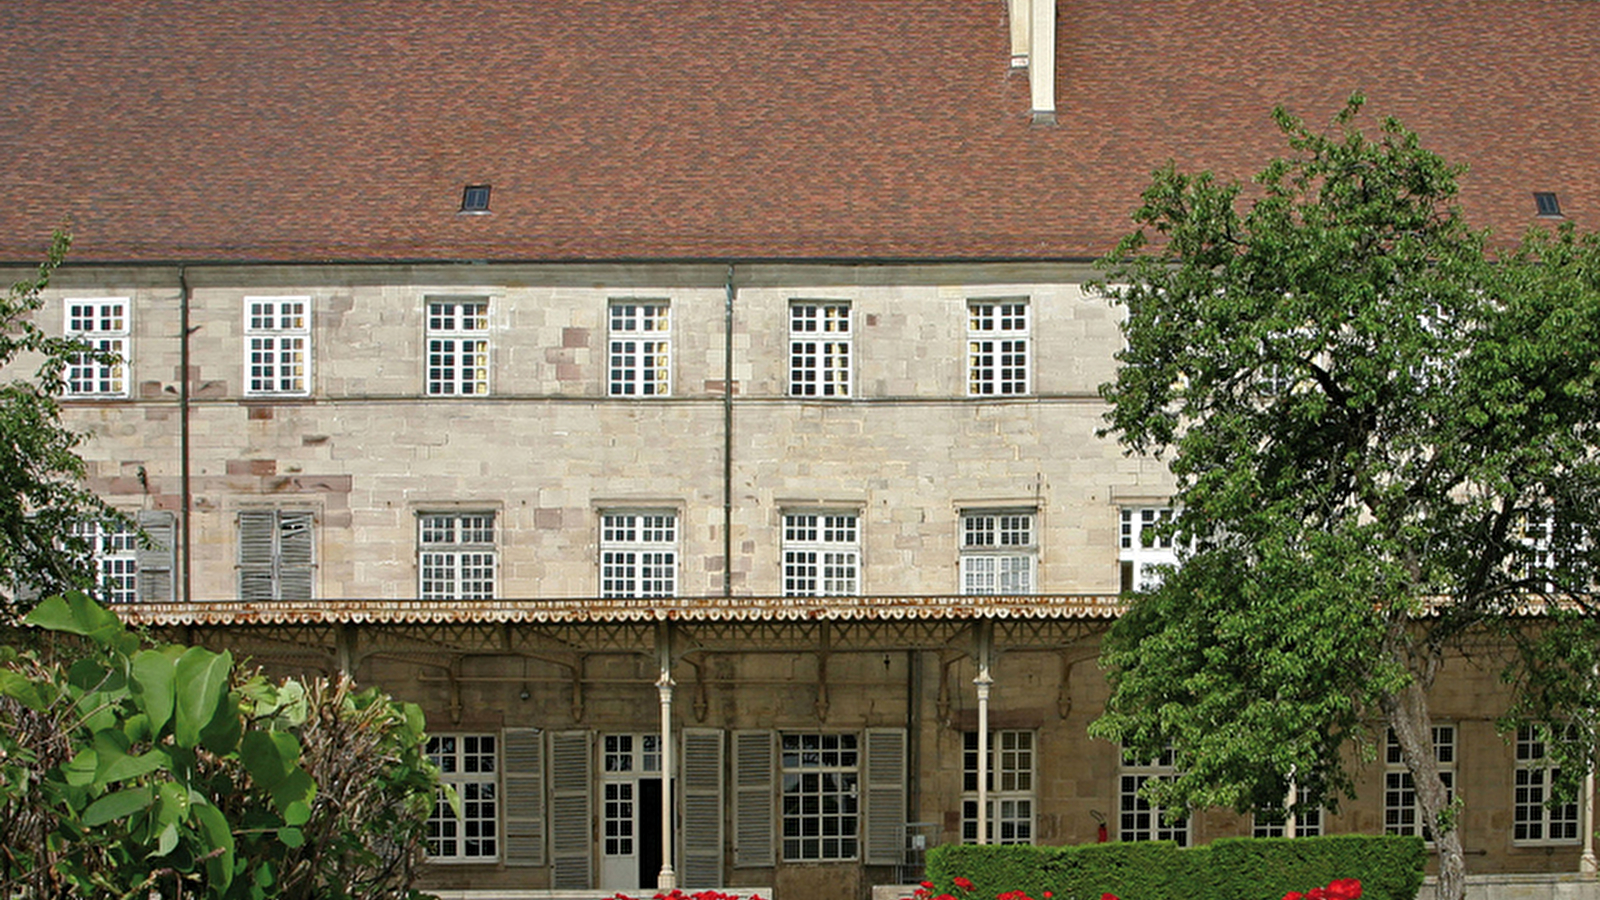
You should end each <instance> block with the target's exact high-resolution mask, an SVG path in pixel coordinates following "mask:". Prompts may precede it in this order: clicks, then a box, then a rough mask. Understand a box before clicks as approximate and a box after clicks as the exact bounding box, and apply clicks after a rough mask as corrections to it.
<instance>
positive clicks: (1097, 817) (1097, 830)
mask: <svg viewBox="0 0 1600 900" xmlns="http://www.w3.org/2000/svg"><path fill="white" fill-rule="evenodd" d="M1089 815H1091V816H1094V821H1095V826H1094V839H1095V843H1098V844H1104V843H1105V842H1106V841H1109V840H1111V836H1110V834H1108V833H1107V832H1106V817H1105V816H1103V815H1101V814H1100V810H1098V809H1091V810H1089Z"/></svg>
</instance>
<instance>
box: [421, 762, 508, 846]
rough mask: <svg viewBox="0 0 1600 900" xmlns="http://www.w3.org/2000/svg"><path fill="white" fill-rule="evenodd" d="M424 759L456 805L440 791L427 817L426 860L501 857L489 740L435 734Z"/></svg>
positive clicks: (495, 766) (496, 783)
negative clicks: (449, 789)
mask: <svg viewBox="0 0 1600 900" xmlns="http://www.w3.org/2000/svg"><path fill="white" fill-rule="evenodd" d="M427 754H428V758H429V759H430V760H432V761H433V763H434V765H436V766H438V767H439V781H440V782H442V783H444V784H447V785H450V786H451V787H452V788H454V789H455V791H456V796H457V798H458V799H459V800H460V806H459V810H458V809H457V808H455V807H452V806H451V804H450V803H449V802H448V801H447V800H446V799H445V796H444V793H443V792H442V791H441V792H440V794H439V797H438V799H437V800H436V801H435V803H434V808H433V814H432V815H431V816H429V817H428V829H427V841H428V843H427V847H428V857H429V858H430V859H432V860H434V861H438V862H494V861H495V860H496V859H497V858H498V857H499V854H500V842H499V834H500V800H499V792H498V787H499V780H498V770H499V765H498V752H497V748H496V739H495V736H494V735H492V734H436V735H432V736H430V737H429V738H428V746H427Z"/></svg>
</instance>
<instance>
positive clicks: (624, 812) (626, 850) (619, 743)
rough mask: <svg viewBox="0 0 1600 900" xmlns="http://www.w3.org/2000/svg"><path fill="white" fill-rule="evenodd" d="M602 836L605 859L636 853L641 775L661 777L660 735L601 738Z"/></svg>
mask: <svg viewBox="0 0 1600 900" xmlns="http://www.w3.org/2000/svg"><path fill="white" fill-rule="evenodd" d="M600 760H601V771H602V775H601V780H600V793H601V813H600V814H601V821H600V835H601V840H602V841H603V844H604V846H603V850H604V852H605V855H606V856H614V857H615V856H633V855H634V854H635V852H637V850H638V847H637V842H638V839H639V835H638V834H637V833H636V828H637V824H638V813H639V810H638V803H639V797H638V789H639V783H638V781H637V780H636V779H637V778H638V776H641V775H643V776H647V777H649V776H655V777H660V775H661V735H659V734H607V735H603V736H602V737H601V750H600Z"/></svg>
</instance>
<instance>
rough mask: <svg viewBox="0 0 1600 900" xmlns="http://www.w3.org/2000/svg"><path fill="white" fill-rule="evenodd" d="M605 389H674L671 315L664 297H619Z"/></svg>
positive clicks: (652, 393)
mask: <svg viewBox="0 0 1600 900" xmlns="http://www.w3.org/2000/svg"><path fill="white" fill-rule="evenodd" d="M610 312H611V316H610V321H611V333H610V343H609V353H608V358H609V367H608V375H607V378H606V392H607V393H608V394H610V395H611V396H613V397H663V396H666V395H668V394H670V393H671V392H672V315H671V307H670V306H668V305H667V303H666V302H665V301H641V300H616V301H612V303H611V308H610Z"/></svg>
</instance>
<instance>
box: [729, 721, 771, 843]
mask: <svg viewBox="0 0 1600 900" xmlns="http://www.w3.org/2000/svg"><path fill="white" fill-rule="evenodd" d="M772 764H773V734H772V732H770V731H735V732H734V733H733V784H734V804H733V864H734V866H736V867H747V866H770V865H772V864H773V858H774V855H773V847H772V838H773V828H772V824H773V823H772V813H773V803H772Z"/></svg>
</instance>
